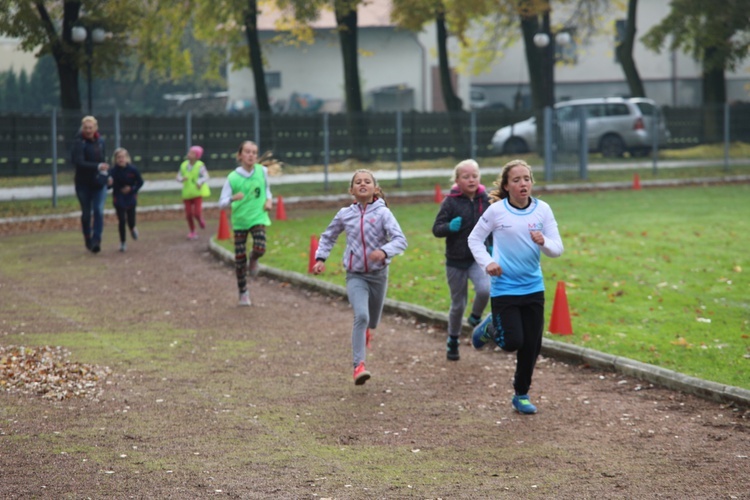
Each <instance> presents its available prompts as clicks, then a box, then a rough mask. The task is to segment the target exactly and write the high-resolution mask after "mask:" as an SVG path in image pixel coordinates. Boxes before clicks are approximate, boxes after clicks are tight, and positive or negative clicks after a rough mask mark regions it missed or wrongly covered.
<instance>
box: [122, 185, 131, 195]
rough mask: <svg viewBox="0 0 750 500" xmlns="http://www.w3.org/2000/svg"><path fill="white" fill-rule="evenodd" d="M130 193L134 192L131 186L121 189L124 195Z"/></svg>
mask: <svg viewBox="0 0 750 500" xmlns="http://www.w3.org/2000/svg"><path fill="white" fill-rule="evenodd" d="M130 191H132V189H131V188H130V186H125V187H124V188H122V189H120V192H121V193H122V194H128V193H129V192H130Z"/></svg>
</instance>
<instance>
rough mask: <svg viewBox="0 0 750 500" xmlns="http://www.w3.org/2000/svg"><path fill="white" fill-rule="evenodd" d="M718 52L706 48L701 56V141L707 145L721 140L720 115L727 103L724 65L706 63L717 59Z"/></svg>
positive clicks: (713, 48) (712, 48)
mask: <svg viewBox="0 0 750 500" xmlns="http://www.w3.org/2000/svg"><path fill="white" fill-rule="evenodd" d="M718 52H719V49H717V48H715V47H706V49H705V50H704V55H703V61H704V63H703V75H702V78H703V110H704V116H703V134H704V137H703V139H704V141H705V142H708V143H716V142H721V140H722V134H721V130H722V124H723V120H722V115H723V112H724V104H725V103H726V101H727V89H726V79H725V76H724V69H723V68H724V66H725V64H724V63H722V64H715V63H708V61H713V60H714V59H715V58H716V57H717V53H718ZM707 66H708V67H707Z"/></svg>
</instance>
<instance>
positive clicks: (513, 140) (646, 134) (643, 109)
mask: <svg viewBox="0 0 750 500" xmlns="http://www.w3.org/2000/svg"><path fill="white" fill-rule="evenodd" d="M581 113H586V115H585V116H586V135H587V136H588V144H589V151H598V152H601V153H602V155H603V156H606V157H619V156H622V155H623V154H624V153H625V152H626V151H627V152H629V153H630V154H631V155H632V156H644V155H647V154H648V153H650V152H651V149H652V146H653V137H652V135H651V132H650V131H651V130H652V129H653V127H654V126H655V121H656V118H657V116H659V120H658V121H659V144H662V145H664V144H666V143H667V141H668V140H669V131H668V130H667V128H666V126H665V125H664V119H663V117H662V116H661V113H660V112H659V107H658V106H657V104H656V103H655V102H654V101H653V100H651V99H646V98H640V97H633V98H629V99H625V98H622V97H597V98H591V99H575V100H571V101H563V102H558V103H557V104H555V117H556V120H557V126H558V132H561V131H563V133H562V135H563V136H567V134H566V133H564V131H565V130H566V129H569V128H571V127H575V129H576V130H577V124H578V122H579V120H580V116H581ZM536 149H537V148H536V118H534V117H532V118H529V119H528V120H524V121H522V122H518V123H514V124H513V125H509V126H507V127H503V128H501V129H500V130H498V131H497V132H495V135H494V136H493V137H492V150H493V151H494V152H495V153H498V154H517V153H527V152H530V151H535V150H536Z"/></svg>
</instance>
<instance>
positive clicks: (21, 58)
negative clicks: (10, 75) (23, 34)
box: [0, 36, 36, 75]
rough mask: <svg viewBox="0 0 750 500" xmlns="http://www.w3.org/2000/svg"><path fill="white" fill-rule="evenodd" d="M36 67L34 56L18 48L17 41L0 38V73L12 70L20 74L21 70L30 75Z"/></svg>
mask: <svg viewBox="0 0 750 500" xmlns="http://www.w3.org/2000/svg"><path fill="white" fill-rule="evenodd" d="M34 65H36V56H35V55H34V54H33V53H32V52H23V51H22V50H21V49H20V48H19V47H18V40H16V39H13V38H6V37H2V36H0V71H8V70H11V69H12V70H13V72H14V73H16V74H20V73H21V71H22V70H26V73H27V74H29V75H31V72H32V71H33V70H34Z"/></svg>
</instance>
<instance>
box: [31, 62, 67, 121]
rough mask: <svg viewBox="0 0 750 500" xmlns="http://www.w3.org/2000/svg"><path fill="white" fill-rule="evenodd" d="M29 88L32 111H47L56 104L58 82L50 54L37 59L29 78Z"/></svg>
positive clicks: (58, 91)
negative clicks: (32, 101) (32, 100)
mask: <svg viewBox="0 0 750 500" xmlns="http://www.w3.org/2000/svg"><path fill="white" fill-rule="evenodd" d="M29 88H30V94H31V96H32V98H33V99H34V103H33V111H34V112H43V111H49V110H51V109H53V108H55V107H56V106H57V105H58V103H59V102H60V82H59V81H58V79H57V73H56V69H55V60H54V58H53V57H52V56H51V55H49V54H47V55H45V56H42V57H40V58H39V59H37V61H36V64H35V65H34V69H33V70H32V72H31V77H30V78H29Z"/></svg>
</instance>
